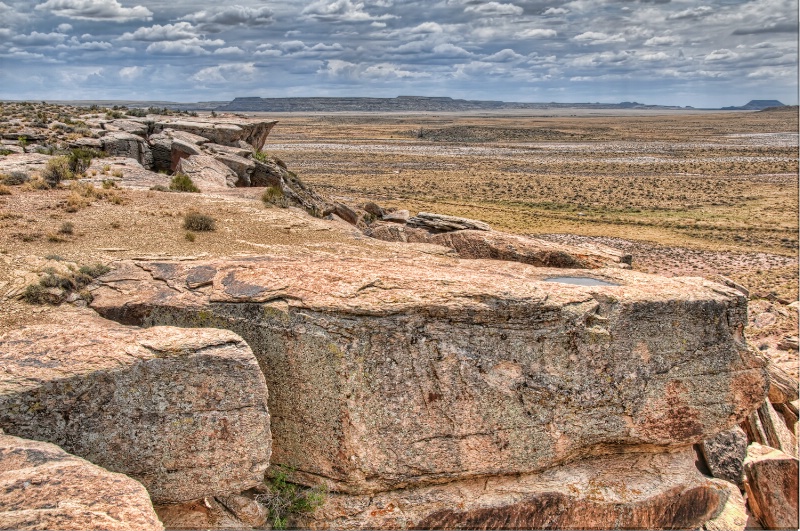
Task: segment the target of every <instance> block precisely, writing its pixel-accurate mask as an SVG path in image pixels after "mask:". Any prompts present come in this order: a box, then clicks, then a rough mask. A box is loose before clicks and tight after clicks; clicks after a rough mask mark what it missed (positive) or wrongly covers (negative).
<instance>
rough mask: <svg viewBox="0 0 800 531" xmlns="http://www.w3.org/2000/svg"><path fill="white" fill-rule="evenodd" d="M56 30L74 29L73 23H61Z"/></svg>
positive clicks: (61, 31)
mask: <svg viewBox="0 0 800 531" xmlns="http://www.w3.org/2000/svg"><path fill="white" fill-rule="evenodd" d="M56 30H57V31H58V32H59V33H67V32H68V31H72V24H67V23H64V24H59V25H58V26H57V27H56Z"/></svg>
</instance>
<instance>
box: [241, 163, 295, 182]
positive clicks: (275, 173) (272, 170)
mask: <svg viewBox="0 0 800 531" xmlns="http://www.w3.org/2000/svg"><path fill="white" fill-rule="evenodd" d="M253 162H254V163H255V165H256V167H255V169H254V170H253V174H252V175H251V177H250V181H251V183H252V185H253V186H280V185H281V183H282V182H283V181H286V179H288V178H289V177H290V175H289V171H288V170H287V169H286V168H284V167H282V166H279V165H278V164H277V163H275V162H274V161H272V160H267V161H260V160H253Z"/></svg>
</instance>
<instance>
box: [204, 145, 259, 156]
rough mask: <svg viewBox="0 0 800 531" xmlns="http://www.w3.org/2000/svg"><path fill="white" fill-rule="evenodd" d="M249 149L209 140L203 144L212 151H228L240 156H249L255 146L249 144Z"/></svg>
mask: <svg viewBox="0 0 800 531" xmlns="http://www.w3.org/2000/svg"><path fill="white" fill-rule="evenodd" d="M248 148H249V149H245V148H240V147H234V146H223V145H221V144H214V143H213V142H208V143H205V144H203V149H206V150H208V151H210V152H211V153H228V154H230V155H236V156H239V157H245V158H247V157H249V156H250V155H251V154H252V153H253V148H252V146H250V144H248Z"/></svg>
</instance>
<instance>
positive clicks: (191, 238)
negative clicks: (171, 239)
mask: <svg viewBox="0 0 800 531" xmlns="http://www.w3.org/2000/svg"><path fill="white" fill-rule="evenodd" d="M183 237H184V238H185V239H186V241H187V242H193V241H194V240H195V239H196V238H197V236H196V235H195V233H194V232H191V231H188V230H187V231H186V234H184V235H183Z"/></svg>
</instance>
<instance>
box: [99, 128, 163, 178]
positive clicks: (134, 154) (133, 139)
mask: <svg viewBox="0 0 800 531" xmlns="http://www.w3.org/2000/svg"><path fill="white" fill-rule="evenodd" d="M100 143H101V145H102V149H103V151H105V152H106V154H107V155H108V156H110V157H124V158H129V159H135V160H136V161H137V162H139V164H141V165H142V166H144V167H145V168H147V169H150V168H152V167H153V153H152V152H151V151H150V145H149V144H148V143H147V142H146V141H145V140H144V138H142V137H140V136H137V135H134V134H131V133H125V132H123V131H116V132H109V133H107V134H106V135H105V136H103V137H102V138H101V139H100Z"/></svg>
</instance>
